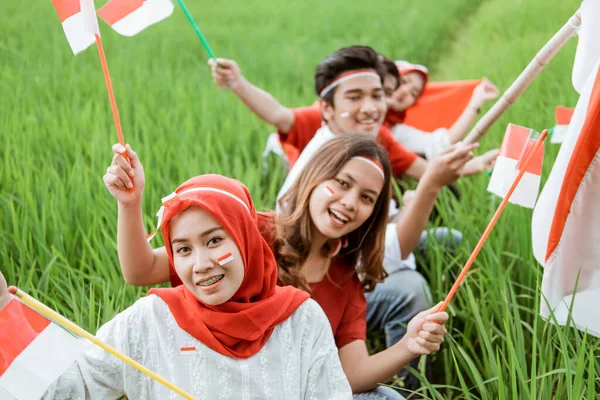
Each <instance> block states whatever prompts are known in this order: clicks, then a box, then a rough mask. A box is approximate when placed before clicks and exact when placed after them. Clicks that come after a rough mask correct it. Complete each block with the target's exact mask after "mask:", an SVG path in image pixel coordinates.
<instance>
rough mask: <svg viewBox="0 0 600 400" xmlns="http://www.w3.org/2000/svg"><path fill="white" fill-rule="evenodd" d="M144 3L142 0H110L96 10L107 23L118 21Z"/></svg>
mask: <svg viewBox="0 0 600 400" xmlns="http://www.w3.org/2000/svg"><path fill="white" fill-rule="evenodd" d="M143 4H144V0H111V1H109V2H108V3H106V4H105V5H104V7H102V8H101V9H99V10H98V15H99V16H100V18H102V20H103V21H104V22H106V23H107V24H109V25H113V24H114V23H116V22H118V21H120V20H121V19H123V18H124V17H126V16H128V15H129V14H131V13H132V12H134V11H135V10H137V9H138V8H140V7H141V6H142V5H143Z"/></svg>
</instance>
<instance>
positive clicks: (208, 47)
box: [177, 0, 217, 60]
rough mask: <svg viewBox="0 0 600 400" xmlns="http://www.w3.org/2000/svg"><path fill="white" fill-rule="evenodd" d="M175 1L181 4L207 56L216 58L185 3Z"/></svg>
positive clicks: (179, 0) (178, 0)
mask: <svg viewBox="0 0 600 400" xmlns="http://www.w3.org/2000/svg"><path fill="white" fill-rule="evenodd" d="M177 2H178V3H179V5H180V6H181V9H182V10H183V13H184V14H185V16H186V17H187V19H188V21H190V24H192V27H193V28H194V30H195V31H196V35H198V38H199V39H200V41H201V42H202V45H203V46H204V48H205V49H206V52H207V53H208V55H209V57H210V58H212V59H213V60H216V59H217V57H216V56H215V53H213V51H212V50H211V48H210V45H209V44H208V42H207V41H206V38H205V37H204V35H203V34H202V32H201V31H200V28H199V27H198V24H197V23H196V21H194V18H193V17H192V15H191V14H190V12H189V10H188V9H187V7H186V6H185V4H184V3H183V0H177Z"/></svg>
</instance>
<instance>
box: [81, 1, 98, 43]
mask: <svg viewBox="0 0 600 400" xmlns="http://www.w3.org/2000/svg"><path fill="white" fill-rule="evenodd" d="M79 7H81V17H82V18H83V19H82V22H83V30H84V31H85V32H87V33H91V34H92V35H100V27H99V26H98V17H96V6H95V5H94V0H79ZM95 40H96V39H95V38H94V41H95Z"/></svg>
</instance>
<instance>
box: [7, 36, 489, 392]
mask: <svg viewBox="0 0 600 400" xmlns="http://www.w3.org/2000/svg"><path fill="white" fill-rule="evenodd" d="M210 69H211V71H212V76H213V79H214V81H215V83H216V84H217V85H218V86H220V87H222V88H224V89H226V90H231V91H232V92H233V93H234V94H235V95H236V96H237V97H238V98H239V99H240V100H241V101H243V102H244V103H245V104H246V105H247V106H248V108H249V109H250V110H251V111H252V112H253V113H255V114H256V115H257V116H258V117H259V118H261V119H262V120H264V121H266V122H267V123H269V124H271V125H273V126H274V127H275V129H276V131H277V132H276V133H275V134H273V135H271V136H270V137H269V138H268V140H267V150H266V152H265V154H267V155H268V156H270V155H271V154H274V155H275V156H276V157H278V158H280V159H281V160H282V164H283V165H284V166H285V168H286V179H285V183H284V184H283V186H282V188H281V190H280V192H279V194H278V196H277V203H276V204H273V209H274V211H266V212H259V211H257V210H256V209H255V207H254V204H253V201H252V197H251V194H250V193H249V191H248V189H247V188H246V187H245V186H244V184H243V183H242V182H240V181H238V180H235V179H232V178H229V177H225V176H221V175H212V174H209V175H201V176H196V177H193V178H191V179H189V180H187V181H185V182H183V183H182V184H181V185H180V186H179V187H178V188H177V189H175V191H174V192H173V193H171V194H168V193H166V194H165V195H167V196H166V197H164V198H163V200H162V207H161V208H160V211H159V213H158V216H159V220H158V224H157V231H156V232H155V233H158V232H160V234H161V235H162V237H163V240H164V246H163V247H156V248H153V247H152V244H151V243H152V241H151V237H152V236H154V234H151V235H150V237H148V235H147V233H148V232H146V229H145V227H144V223H143V215H142V195H143V191H144V186H145V176H144V167H143V165H142V163H141V161H140V158H138V155H137V154H136V153H135V151H134V150H133V149H132V148H131V147H130V146H129V145H127V146H122V145H120V144H116V145H114V146H113V149H112V150H113V153H114V156H113V159H112V162H111V164H110V166H109V167H108V169H107V171H106V174H105V175H104V178H103V179H104V183H105V185H106V187H107V189H108V191H109V192H110V194H111V195H112V196H113V197H114V198H115V199H116V200H117V203H118V221H117V224H118V236H117V244H118V256H119V261H120V265H121V270H122V272H123V276H124V279H125V281H126V282H128V283H129V284H132V285H138V286H148V285H158V284H162V283H166V282H168V283H170V285H171V287H170V288H160V289H159V288H154V289H151V290H150V291H149V292H148V295H147V296H146V297H144V298H141V299H139V300H138V301H137V302H135V303H134V304H133V305H132V306H131V307H129V308H127V309H126V310H125V311H123V312H121V313H120V314H118V315H116V316H115V317H114V318H113V319H111V320H110V321H108V322H107V323H106V324H105V325H103V326H102V327H101V328H100V330H99V331H98V333H97V337H98V338H99V339H101V340H103V341H105V342H107V343H108V344H110V345H111V346H113V347H114V348H116V349H117V350H119V351H121V352H122V353H124V354H126V355H128V356H130V357H132V358H133V359H135V360H136V361H138V362H140V363H141V364H143V365H145V366H147V367H148V368H150V369H151V370H153V371H155V372H156V373H158V374H159V375H161V376H163V377H164V378H166V379H168V380H169V381H171V382H173V383H174V384H176V385H177V386H179V387H181V388H183V389H184V390H186V391H187V392H189V393H191V394H192V395H193V396H196V397H197V398H199V399H238V398H239V399H251V398H252V399H254V398H256V399H351V398H355V399H361V398H364V399H402V398H403V394H404V395H406V393H410V392H411V391H415V390H417V389H418V388H419V387H420V386H421V382H420V380H419V378H418V375H415V374H413V373H410V372H409V370H408V369H407V368H406V367H409V366H411V367H413V368H416V367H417V363H418V361H419V359H420V356H422V355H429V354H433V353H436V352H437V351H439V349H440V346H441V345H442V343H443V342H444V336H445V335H446V334H447V330H446V327H445V323H446V321H447V320H448V314H447V313H446V312H438V309H439V304H438V305H435V304H432V299H431V295H430V291H429V287H428V284H427V281H426V279H425V278H424V277H423V276H422V275H421V274H420V273H419V272H418V268H417V262H416V259H415V255H414V253H415V251H417V250H419V249H420V250H423V249H425V250H426V249H427V246H432V243H437V244H439V245H442V246H445V248H446V249H447V250H449V251H451V250H452V249H454V248H456V246H458V245H459V243H460V241H461V239H462V235H461V233H460V232H458V231H455V230H452V229H448V228H444V227H438V228H435V229H431V230H425V228H426V225H427V223H428V221H429V219H430V215H431V213H432V210H433V208H434V204H435V202H436V199H437V197H438V195H439V194H440V192H441V191H442V189H443V188H444V187H446V186H448V185H451V184H453V183H454V182H455V181H456V180H457V179H459V178H460V177H462V176H469V175H475V174H479V173H481V172H483V171H485V170H486V169H489V168H491V167H492V166H493V165H494V162H495V159H496V157H497V155H498V152H497V151H496V150H494V151H490V152H487V153H484V154H483V155H479V156H475V155H474V153H473V152H474V151H475V150H476V149H477V148H478V144H476V143H475V144H470V145H465V144H463V143H461V139H462V138H463V137H464V136H465V134H466V133H467V131H468V129H469V128H470V126H471V125H472V123H473V122H474V120H475V119H476V117H477V115H478V114H479V113H480V109H481V107H482V106H483V104H484V103H485V102H486V101H488V100H491V99H493V98H495V97H496V96H497V94H498V93H497V89H496V88H495V87H494V85H493V84H491V83H490V82H489V81H487V80H486V79H483V80H481V81H476V82H475V83H471V86H469V87H468V88H467V89H466V91H465V90H464V89H463V92H464V93H466V95H463V96H462V97H463V102H462V103H460V102H459V104H458V108H459V109H458V111H457V112H455V113H454V114H455V115H454V116H453V117H450V119H449V120H450V124H448V123H446V126H439V127H437V129H435V130H432V131H426V130H423V129H420V128H419V127H417V126H414V125H411V124H410V112H411V108H415V107H417V106H418V105H419V100H420V98H421V97H422V96H424V95H425V94H426V93H427V90H428V87H429V86H428V85H431V84H432V83H430V82H429V76H428V71H427V68H425V67H423V66H421V65H415V64H410V63H408V62H400V61H397V62H394V61H392V60H390V59H389V58H387V57H385V56H383V55H381V54H378V53H377V52H376V51H375V50H373V49H372V48H370V47H367V46H350V47H345V48H342V49H339V50H337V51H335V52H334V53H332V54H330V55H329V56H327V57H326V58H325V59H324V60H322V61H321V62H320V63H319V64H318V66H317V68H316V71H315V78H314V85H315V94H316V95H317V97H318V100H317V101H316V102H315V103H314V104H311V105H307V106H306V107H301V108H294V109H292V108H288V107H285V106H283V105H281V104H280V103H279V102H278V101H277V100H276V99H275V98H274V97H273V96H272V95H270V94H269V93H268V92H266V91H264V90H262V89H260V88H258V87H256V86H254V85H253V84H252V83H251V82H250V81H248V80H247V79H246V78H245V77H244V75H242V73H241V71H240V67H239V66H238V64H237V63H236V62H235V61H233V60H228V59H216V60H211V61H210ZM448 108H453V109H456V108H457V104H455V103H453V104H448ZM436 112H437V111H436ZM439 113H440V114H444V113H446V109H445V108H444V106H442V108H440V109H439ZM432 118H434V116H433V114H432ZM447 119H448V118H447ZM404 177H411V178H414V179H416V180H418V184H417V186H416V189H415V190H413V191H407V192H405V194H404V196H403V198H402V199H397V201H396V200H394V199H393V196H392V195H393V192H394V191H393V187H392V182H393V181H394V179H403V178H404ZM399 202H401V203H402V207H400V208H399V207H398V203H399ZM12 301H17V300H15V299H12V298H11V296H10V295H9V293H8V290H7V285H6V282H5V281H4V278H3V277H2V276H1V275H0V316H1V315H2V312H3V310H6V309H7V307H8V306H9V304H10V302H12ZM10 318H12V319H13V320H15V321H16V322H18V321H17V320H18V319H19V318H21V317H20V316H19V315H14V314H11V315H10ZM22 322H23V321H21V323H22ZM367 332H382V333H383V335H384V337H385V349H380V351H379V352H376V353H374V354H370V353H372V351H371V352H369V350H368V347H367ZM184 348H186V349H189V348H194V352H193V354H183V352H182V349H184ZM427 359H428V360H429V357H428V358H427ZM425 370H426V372H427V371H429V370H430V365H429V363H426V367H425ZM394 382H396V383H397V382H402V385H400V386H401V387H400V388H398V387H396V386H397V385H393V383H394ZM390 384H391V385H390ZM124 395H126V396H128V398H130V399H166V398H172V397H173V396H174V393H172V392H171V391H170V390H169V389H168V388H166V387H165V386H163V385H161V384H160V383H158V382H157V381H154V380H152V379H150V378H149V377H147V376H145V375H143V374H141V373H139V372H138V371H135V370H134V369H132V368H130V367H128V366H126V365H125V364H124V363H122V362H121V361H119V360H117V359H116V358H114V357H113V356H112V355H110V354H109V353H107V352H105V351H104V350H102V349H100V348H98V347H95V346H94V345H91V344H90V347H89V348H87V350H86V351H85V352H84V353H83V354H82V356H81V357H80V358H79V359H78V360H77V361H76V362H75V363H74V364H73V365H72V366H71V368H70V369H69V370H68V371H67V373H65V374H63V375H62V376H61V377H60V378H59V380H58V381H56V382H55V383H54V384H53V385H52V386H51V387H50V388H49V389H48V391H47V393H46V395H45V397H44V398H76V399H84V398H90V399H96V398H98V399H106V398H114V399H117V398H120V397H121V396H124Z"/></svg>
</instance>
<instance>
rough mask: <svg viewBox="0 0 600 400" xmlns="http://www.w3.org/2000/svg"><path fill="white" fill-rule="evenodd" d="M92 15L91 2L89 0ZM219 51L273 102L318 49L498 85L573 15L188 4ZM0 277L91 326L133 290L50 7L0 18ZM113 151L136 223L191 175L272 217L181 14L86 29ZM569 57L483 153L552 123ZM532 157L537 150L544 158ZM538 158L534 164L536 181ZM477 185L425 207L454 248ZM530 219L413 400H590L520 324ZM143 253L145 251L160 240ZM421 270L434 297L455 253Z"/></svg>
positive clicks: (514, 7)
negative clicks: (123, 153)
mask: <svg viewBox="0 0 600 400" xmlns="http://www.w3.org/2000/svg"><path fill="white" fill-rule="evenodd" d="M97 6H100V4H99V3H98V4H97ZM189 7H190V9H191V10H192V13H193V14H194V16H195V17H196V19H197V20H198V23H199V24H200V26H201V28H202V30H203V32H204V33H205V35H206V36H207V38H208V39H209V41H210V42H211V46H212V47H213V49H214V51H215V52H216V53H217V55H219V56H223V57H229V58H234V59H236V60H237V61H238V62H239V64H240V66H241V68H242V71H243V73H244V74H245V75H246V76H247V77H248V78H249V79H250V80H252V81H254V82H255V83H256V84H258V85H259V86H261V87H263V88H265V89H267V90H268V91H270V92H271V93H273V94H274V95H275V96H276V97H277V98H278V99H280V100H281V101H282V103H283V104H286V105H290V106H300V105H306V104H310V103H312V102H313V101H314V98H315V95H314V93H313V89H312V84H313V82H312V76H313V72H314V67H315V66H316V64H317V63H318V62H319V61H320V60H321V59H322V58H323V57H325V56H326V55H327V54H329V53H330V52H332V51H334V50H335V49H337V48H339V47H341V46H345V45H350V44H368V45H372V46H373V47H375V48H376V49H377V50H378V51H381V52H383V53H385V54H387V55H389V56H391V57H393V58H396V59H399V58H403V59H408V60H412V61H416V62H422V63H425V64H428V65H429V66H430V67H432V70H433V73H434V77H436V78H444V79H446V78H452V79H455V78H471V77H477V76H481V75H484V74H486V75H487V76H489V77H490V78H491V79H492V80H493V81H494V82H496V83H497V84H498V85H499V86H500V87H501V88H506V87H507V86H508V84H509V83H510V81H511V79H512V78H514V77H516V75H517V74H518V72H519V70H520V69H521V68H522V67H524V66H525V64H526V62H527V61H528V60H529V59H530V58H531V57H532V56H533V55H534V54H535V51H536V50H537V49H538V48H539V47H540V46H541V45H542V44H543V43H544V42H545V40H547V39H548V38H549V37H550V36H551V34H552V33H553V32H554V30H556V29H558V27H559V26H560V24H561V23H563V22H564V21H565V20H566V19H567V17H568V16H569V15H570V14H571V13H572V11H574V9H575V7H576V5H574V4H566V3H560V2H553V4H552V5H551V6H550V5H547V4H546V3H545V2H543V1H541V0H530V1H529V2H527V3H524V2H520V1H516V0H508V1H503V2H501V1H499V0H490V1H488V2H486V3H483V4H482V1H481V0H436V1H435V2H434V1H427V2H409V1H406V0H400V1H399V0H395V1H391V0H383V1H380V2H376V3H373V2H359V3H356V2H354V3H348V2H344V1H341V0H331V1H327V2H322V1H317V0H307V1H302V2H292V3H290V2H286V1H283V0H263V1H258V0H249V1H239V0H235V1H230V2H227V3H223V2H213V3H210V2H200V1H197V0H195V1H189ZM0 19H1V25H0V26H1V28H0V65H1V66H2V68H0V135H1V136H0V138H1V139H2V140H1V142H0V143H1V146H0V154H2V163H1V164H0V269H1V270H2V272H3V273H4V275H5V276H6V278H7V280H8V281H9V282H10V283H11V284H16V285H18V286H19V287H21V288H22V289H23V290H25V291H27V292H29V293H30V294H32V295H34V296H35V297H37V298H39V299H40V300H42V301H44V302H45V303H46V304H48V305H49V306H51V307H53V308H55V309H57V310H58V311H60V312H61V313H63V314H64V315H66V316H67V317H69V318H71V319H72V320H74V321H76V322H77V323H79V324H81V325H82V326H83V327H85V328H86V329H88V330H91V331H95V329H96V328H97V327H98V326H99V325H101V324H102V323H104V322H105V321H107V320H108V319H110V318H111V317H113V316H114V315H115V313H117V312H118V311H120V310H123V309H124V308H126V307H127V306H128V305H130V304H131V303H133V302H134V301H135V299H137V298H138V297H139V296H142V295H144V294H145V292H146V289H144V288H135V287H132V286H129V285H126V284H125V283H124V282H123V279H122V276H121V272H120V268H119V264H118V259H117V253H116V243H115V238H116V204H115V201H114V200H113V199H112V198H111V197H110V195H109V194H108V192H107V191H106V189H105V188H104V186H103V183H102V179H101V178H102V175H103V174H104V171H105V169H106V167H107V166H108V165H109V163H110V160H111V158H112V156H111V154H112V153H111V150H110V145H111V144H112V143H114V142H116V135H115V133H114V126H113V122H112V116H111V114H110V108H109V104H108V100H107V97H106V89H105V87H104V82H103V78H102V74H101V71H100V67H99V62H98V55H97V52H96V50H95V49H94V48H90V49H88V50H87V51H86V52H84V53H83V54H81V55H79V56H77V57H73V55H72V54H71V53H70V50H69V48H68V45H67V43H66V39H65V38H64V34H63V32H62V30H61V27H60V23H59V22H58V18H57V17H56V15H55V11H54V10H53V8H52V5H51V2H50V1H46V0H34V1H33V2H20V3H19V2H9V1H6V2H2V4H1V5H0ZM101 29H102V32H103V40H104V45H105V50H106V53H107V57H108V62H109V67H110V69H111V73H112V79H113V85H114V87H115V90H116V96H117V103H118V105H119V110H120V114H121V118H122V123H123V128H124V134H125V138H126V141H127V142H128V143H131V144H132V146H133V147H134V149H135V150H136V151H137V152H138V154H139V155H140V157H141V160H142V162H143V163H144V166H145V170H146V192H145V194H146V195H145V198H144V214H145V218H146V219H145V220H146V223H147V227H148V229H149V230H150V229H152V228H153V227H154V224H155V218H154V213H155V212H156V210H157V209H158V207H159V206H160V198H161V197H163V196H164V195H165V194H168V193H170V192H171V191H172V190H173V189H174V188H175V187H176V186H177V185H178V184H179V183H181V182H182V181H183V180H185V179H187V178H189V177H191V176H194V175H197V174H201V173H208V172H213V173H221V174H225V175H228V176H232V177H235V178H238V179H240V180H242V181H243V182H245V183H246V185H247V186H248V187H249V188H250V190H251V192H252V194H253V197H254V199H255V202H256V204H257V207H258V208H259V209H265V208H272V207H273V204H274V199H275V196H276V193H277V189H278V188H279V187H278V184H279V182H280V181H281V178H282V176H281V174H274V175H272V174H271V175H269V176H265V174H264V171H263V169H262V164H261V159H260V153H261V151H262V149H263V143H264V141H265V139H266V136H267V134H268V133H269V132H270V131H271V130H272V128H271V127H269V126H267V125H265V124H264V123H262V122H260V121H259V120H258V119H257V118H255V117H254V116H253V115H252V114H251V113H250V112H249V111H248V110H247V109H246V108H245V107H244V106H243V105H242V104H241V103H240V102H239V101H238V100H237V99H235V98H234V96H233V95H232V94H231V93H228V92H227V91H222V90H220V89H218V88H217V87H216V86H215V85H214V84H213V83H212V81H211V77H210V73H209V70H208V67H207V66H206V61H207V57H206V54H205V53H204V52H203V49H202V47H201V45H200V43H199V41H198V39H197V38H196V37H195V35H194V33H193V31H192V29H191V28H190V26H189V25H188V23H187V21H186V20H185V17H184V15H183V13H182V12H181V11H180V10H179V9H177V8H176V9H175V12H174V14H173V16H171V17H170V18H169V19H168V20H166V21H164V22H162V23H160V24H158V25H156V26H153V27H151V28H150V29H148V30H147V31H145V32H142V33H141V34H140V35H138V36H136V37H133V38H124V37H119V36H117V35H116V34H114V33H113V32H110V31H109V29H108V28H107V27H106V26H105V25H102V26H101ZM573 49H574V47H573V44H570V45H569V46H568V47H567V49H565V50H564V51H563V52H562V53H561V54H560V55H559V56H558V57H557V59H556V60H555V61H553V62H552V64H551V65H550V66H549V67H548V68H547V69H546V71H544V73H543V74H542V75H541V77H540V79H539V80H538V81H537V82H536V83H534V85H532V87H531V88H530V89H529V90H528V91H527V92H526V94H525V95H524V96H523V98H522V99H521V100H519V102H518V103H517V104H516V105H515V106H514V107H513V108H512V109H511V110H510V111H509V112H508V113H507V116H506V117H504V118H503V119H501V121H500V122H499V123H498V124H497V125H496V126H495V128H493V129H492V131H491V132H490V133H489V135H488V136H487V137H486V138H485V139H484V140H483V146H484V147H486V148H490V147H493V146H497V145H498V144H499V143H500V140H501V134H502V132H503V129H504V127H505V125H506V123H507V122H509V121H510V122H515V123H519V124H522V125H528V126H532V127H535V128H538V130H541V128H543V127H549V126H551V125H553V117H552V115H553V111H552V108H553V106H554V105H556V104H559V103H566V104H567V105H573V104H574V103H575V101H576V95H575V93H574V92H573V91H572V89H571V87H570V84H569V73H570V68H571V60H572V55H573ZM548 149H549V146H548V147H547V150H548ZM555 153H556V150H550V151H548V153H547V154H548V156H547V157H546V165H545V172H546V173H547V172H548V170H549V168H550V166H551V163H552V159H553V155H554V154H555ZM487 179H488V178H486V177H484V176H480V177H476V178H472V179H468V180H464V181H463V182H461V183H460V189H461V192H462V193H463V197H462V200H461V202H460V203H459V204H457V203H456V202H454V201H453V200H451V198H450V197H449V196H443V197H442V198H441V200H440V210H441V217H442V218H443V222H444V223H445V224H446V225H450V226H452V227H455V228H457V229H459V230H461V231H463V232H464V234H465V238H466V240H467V241H469V242H470V244H471V247H472V246H474V243H475V242H476V240H477V239H478V238H479V236H480V234H481V232H482V231H483V229H484V228H485V225H486V224H487V221H488V220H489V218H490V216H491V215H492V213H493V211H494V209H495V207H496V206H497V204H498V202H499V200H498V199H497V198H494V197H493V196H491V195H489V194H488V193H487V192H486V191H485V188H486V185H487ZM530 217H531V212H530V211H527V210H523V209H519V208H516V207H513V206H509V208H508V209H507V211H506V212H505V215H504V216H503V217H502V219H501V220H500V222H499V223H498V226H497V228H496V229H495V231H494V233H493V234H492V236H491V237H490V239H489V241H488V244H487V245H486V247H485V248H484V250H483V252H482V253H481V255H480V257H479V258H478V261H477V262H476V264H475V265H474V267H473V271H472V272H471V274H470V276H469V278H468V279H467V281H466V282H465V284H464V285H463V287H462V288H461V290H460V291H459V294H458V296H457V298H456V299H455V301H454V302H453V304H452V306H451V308H450V312H451V314H452V319H451V322H450V324H449V327H450V328H451V335H449V340H448V344H447V345H445V346H444V350H443V351H442V352H441V353H440V355H438V356H437V358H436V364H435V370H436V376H435V379H434V380H433V381H432V383H427V387H426V388H425V389H424V390H423V395H424V396H426V397H429V398H468V399H476V398H482V399H483V398H486V399H487V398H504V399H515V398H519V399H521V398H541V399H546V398H552V397H553V396H554V397H555V398H557V399H563V398H568V399H581V398H583V397H586V398H593V397H594V396H593V395H594V394H595V393H596V391H597V390H596V389H598V387H597V386H596V387H594V384H596V385H597V384H598V376H599V373H598V371H600V365H599V364H598V361H597V356H598V353H599V349H598V341H597V340H594V339H592V338H585V337H583V335H582V334H581V333H579V332H578V331H573V330H571V329H568V328H560V327H555V326H553V325H550V324H548V323H546V322H545V321H543V320H541V319H540V318H539V317H537V314H538V312H537V307H538V304H539V297H540V294H539V280H540V277H541V271H540V269H539V267H538V266H537V264H536V263H535V262H534V260H533V257H532V256H531V244H530ZM155 240H156V245H158V244H160V241H159V240H157V239H155ZM467 256H468V250H467V247H466V246H465V247H464V248H462V250H461V253H460V254H459V255H458V256H457V257H456V260H453V261H451V262H449V261H448V259H447V257H446V256H445V255H443V254H441V253H439V252H438V253H436V254H434V256H433V257H432V258H431V259H430V260H428V263H427V271H426V272H427V275H428V278H429V279H430V282H431V285H432V289H433V296H434V299H436V300H437V299H440V298H442V297H443V296H444V295H445V293H446V292H447V290H448V289H449V287H450V284H451V282H452V279H453V278H454V277H455V276H456V274H457V273H458V270H459V268H460V266H461V265H462V263H463V262H464V260H465V259H466V257H467Z"/></svg>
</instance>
